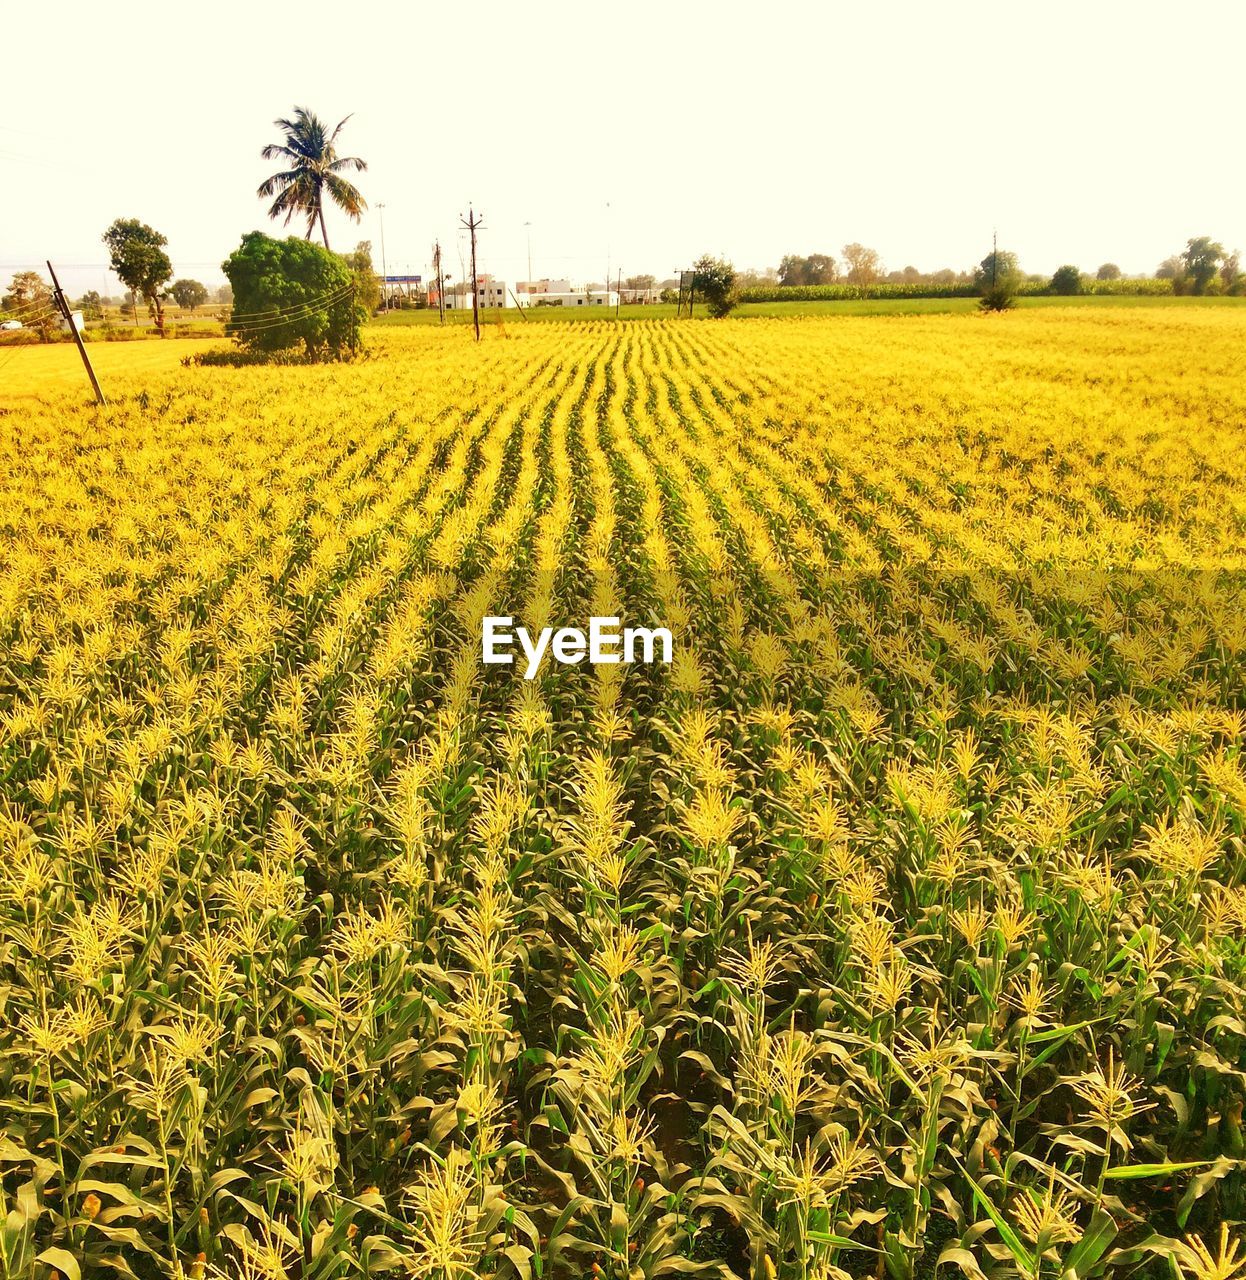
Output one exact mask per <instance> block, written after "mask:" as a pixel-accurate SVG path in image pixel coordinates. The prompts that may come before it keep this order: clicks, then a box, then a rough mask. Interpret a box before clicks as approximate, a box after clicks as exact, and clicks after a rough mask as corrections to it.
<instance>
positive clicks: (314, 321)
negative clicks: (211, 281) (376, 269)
mask: <svg viewBox="0 0 1246 1280" xmlns="http://www.w3.org/2000/svg"><path fill="white" fill-rule="evenodd" d="M221 270H222V271H224V273H225V276H226V278H227V279H228V280H229V283H230V286H231V287H232V289H233V291H234V311H233V315H231V317H230V319H229V320H228V322H227V323H226V326H225V332H226V333H227V334H228V335H230V336H231V337H233V338H234V339H235V340H236V341H237V342H238V343H239V345H241V346H243V347H245V348H246V349H248V350H250V351H257V352H271V351H282V350H286V349H288V348H290V347H296V346H298V345H299V344H300V343H302V345H303V347H304V349H305V351H306V352H307V354H308V355H309V356H318V355H322V354H325V353H330V354H333V355H337V356H341V355H343V354H344V353H346V352H348V351H354V350H355V349H356V348H357V347H358V345H359V326H360V324H361V322H362V321H363V320H364V319H365V318H366V316H367V312H366V311H365V310H364V308H363V306H362V305H361V304H360V301H359V298H358V289H357V285H356V281H355V276H354V273H353V272H352V270H351V268H350V266H349V265H348V264H347V262H346V260H345V259H344V258H342V257H339V256H338V255H337V254H335V253H330V252H329V251H328V250H327V249H322V248H321V247H320V246H319V245H316V244H311V243H309V242H308V241H307V240H300V239H298V238H297V237H296V236H290V237H289V238H287V239H285V240H274V239H271V238H270V237H269V236H266V235H264V233H263V232H261V231H252V232H250V233H249V234H248V235H245V236H243V237H242V243H241V244H240V245H239V247H238V248H237V249H235V250H234V252H233V253H231V254H230V255H229V257H228V258H226V259H225V261H224V262H223V263H222V264H221Z"/></svg>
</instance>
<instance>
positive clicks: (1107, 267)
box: [1095, 262, 1121, 280]
mask: <svg viewBox="0 0 1246 1280" xmlns="http://www.w3.org/2000/svg"><path fill="white" fill-rule="evenodd" d="M1120 278H1121V269H1120V267H1118V266H1117V265H1116V263H1115V262H1105V263H1104V264H1103V266H1101V267H1100V268H1099V270H1098V271H1097V272H1096V273H1095V279H1096V280H1119V279H1120Z"/></svg>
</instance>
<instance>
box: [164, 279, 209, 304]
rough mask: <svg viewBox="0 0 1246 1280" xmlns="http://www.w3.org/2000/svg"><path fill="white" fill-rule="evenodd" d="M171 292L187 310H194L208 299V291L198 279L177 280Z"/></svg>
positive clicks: (175, 300) (174, 299)
mask: <svg viewBox="0 0 1246 1280" xmlns="http://www.w3.org/2000/svg"><path fill="white" fill-rule="evenodd" d="M169 293H170V294H171V295H172V297H173V301H174V302H176V303H177V305H178V306H179V307H181V308H182V309H183V310H185V311H193V310H194V309H195V308H196V307H201V306H203V304H204V303H205V302H207V300H208V291H207V289H206V288H205V286H203V285H201V284H200V283H199V281H198V280H175V281H174V282H173V287H172V288H171V289H170V290H169Z"/></svg>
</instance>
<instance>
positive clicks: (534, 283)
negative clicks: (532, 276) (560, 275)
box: [515, 280, 572, 294]
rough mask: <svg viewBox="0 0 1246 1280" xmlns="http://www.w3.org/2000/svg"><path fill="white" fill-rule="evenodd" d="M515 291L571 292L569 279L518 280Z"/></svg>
mask: <svg viewBox="0 0 1246 1280" xmlns="http://www.w3.org/2000/svg"><path fill="white" fill-rule="evenodd" d="M515 292H516V293H521V294H522V293H541V294H546V293H571V292H572V288H571V281H570V280H520V281H519V283H518V284H516V285H515Z"/></svg>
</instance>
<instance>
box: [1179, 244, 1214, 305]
mask: <svg viewBox="0 0 1246 1280" xmlns="http://www.w3.org/2000/svg"><path fill="white" fill-rule="evenodd" d="M1223 257H1224V245H1222V244H1219V243H1217V242H1216V241H1215V240H1213V239H1212V238H1211V237H1210V236H1196V237H1195V238H1194V239H1193V240H1187V241H1186V243H1185V251H1184V252H1183V253H1182V255H1181V258H1182V261H1183V262H1184V263H1185V271H1186V275H1188V276H1189V278H1190V285H1191V287H1192V289H1193V290H1194V292H1195V293H1206V292H1207V286H1208V285H1209V284H1211V282H1212V281H1213V280H1214V279H1215V278H1216V276H1217V274H1218V273H1219V270H1220V261H1221V259H1222V258H1223Z"/></svg>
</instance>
